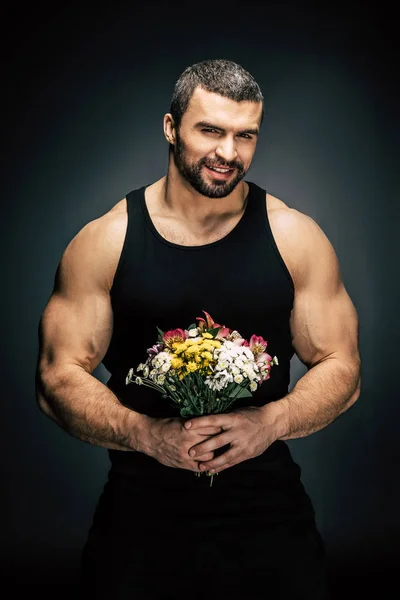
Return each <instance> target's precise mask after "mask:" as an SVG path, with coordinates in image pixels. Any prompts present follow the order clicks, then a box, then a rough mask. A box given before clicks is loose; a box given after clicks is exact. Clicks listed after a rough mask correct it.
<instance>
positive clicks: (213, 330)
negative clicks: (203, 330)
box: [207, 327, 221, 338]
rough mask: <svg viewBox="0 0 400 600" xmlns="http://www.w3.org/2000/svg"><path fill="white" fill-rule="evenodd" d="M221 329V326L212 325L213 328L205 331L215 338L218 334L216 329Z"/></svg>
mask: <svg viewBox="0 0 400 600" xmlns="http://www.w3.org/2000/svg"><path fill="white" fill-rule="evenodd" d="M220 329H221V327H214V328H213V329H209V330H208V331H207V333H211V335H212V336H213V337H214V338H215V336H216V335H217V334H218V331H219V330H220Z"/></svg>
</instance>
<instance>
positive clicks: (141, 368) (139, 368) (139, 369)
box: [131, 363, 145, 371]
mask: <svg viewBox="0 0 400 600" xmlns="http://www.w3.org/2000/svg"><path fill="white" fill-rule="evenodd" d="M144 367H145V364H144V363H140V365H139V366H138V368H137V369H136V370H137V371H143V369H144ZM131 370H133V369H131Z"/></svg>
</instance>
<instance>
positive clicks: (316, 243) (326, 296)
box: [264, 211, 361, 440]
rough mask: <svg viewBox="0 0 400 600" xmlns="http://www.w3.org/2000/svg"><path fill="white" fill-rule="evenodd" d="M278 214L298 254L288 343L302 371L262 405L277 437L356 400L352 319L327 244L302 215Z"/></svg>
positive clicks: (301, 430) (322, 422) (309, 428)
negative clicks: (284, 390) (281, 394)
mask: <svg viewBox="0 0 400 600" xmlns="http://www.w3.org/2000/svg"><path fill="white" fill-rule="evenodd" d="M282 218H284V219H286V223H285V225H286V228H287V231H288V235H289V238H290V246H291V247H292V255H293V256H297V257H298V259H297V263H296V269H295V270H294V271H295V276H294V284H295V300H294V306H293V310H292V314H291V319H290V327H291V332H292V344H293V348H294V350H295V352H296V354H297V356H298V357H299V359H300V360H301V361H302V363H303V364H304V365H306V366H307V368H308V371H307V373H305V375H303V377H301V378H300V379H299V381H298V382H297V383H296V385H295V386H294V387H293V389H292V391H291V392H290V393H289V394H287V395H286V396H285V397H284V398H282V399H281V400H278V401H277V402H273V403H270V404H267V405H266V406H265V407H264V409H265V413H266V415H268V420H270V419H271V418H273V419H274V420H275V427H276V431H277V439H282V440H288V439H292V438H299V437H304V436H307V435H310V434H312V433H314V432H316V431H319V430H320V429H322V428H323V427H326V426H327V425H329V424H330V423H331V422H332V421H333V420H334V419H336V418H337V417H338V416H339V415H340V414H341V413H343V412H345V411H346V410H348V409H349V408H350V407H351V406H352V405H353V404H354V402H356V400H357V399H358V397H359V395H360V386H361V360H360V355H359V348H358V343H359V323H358V317H357V313H356V309H355V307H354V305H353V303H352V301H351V299H350V297H349V295H348V293H347V291H346V289H345V287H344V285H343V281H342V278H341V273H340V266H339V262H338V259H337V256H336V254H335V251H334V249H333V247H332V244H331V243H330V242H329V240H328V238H327V237H326V235H325V234H324V232H323V231H322V229H321V228H320V227H319V226H318V224H317V223H316V222H315V221H313V220H312V219H311V218H310V217H308V216H307V215H304V214H302V213H299V212H298V211H290V212H289V213H288V212H286V215H284V216H283V217H282ZM296 252H297V254H296Z"/></svg>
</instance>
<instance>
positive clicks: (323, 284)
mask: <svg viewBox="0 0 400 600" xmlns="http://www.w3.org/2000/svg"><path fill="white" fill-rule="evenodd" d="M309 221H312V220H311V219H310V220H309ZM307 227H308V233H309V235H308V238H307V240H308V244H307V251H306V252H305V254H304V256H305V264H306V268H304V269H303V272H302V278H301V281H300V282H299V284H298V286H297V289H295V299H294V306H293V310H292V314H291V319H290V327H291V333H292V345H293V349H294V351H295V352H296V354H297V356H298V357H299V359H300V360H301V361H302V363H303V364H305V365H306V366H307V367H308V368H311V367H312V366H313V365H315V364H316V363H318V362H320V361H321V360H324V359H326V358H328V357H329V356H335V357H339V358H342V359H343V360H344V361H346V362H347V363H348V364H351V365H353V364H358V362H359V352H358V337H359V323H358V315H357V312H356V309H355V306H354V304H353V302H352V300H351V298H350V297H349V294H348V293H347V291H346V288H345V286H344V284H343V281H342V277H341V272H340V266H339V261H338V258H337V256H336V253H335V251H334V249H333V247H332V245H331V243H330V242H329V240H328V239H327V237H326V236H325V234H324V233H323V232H322V230H321V229H320V228H319V226H318V225H317V224H316V223H315V222H314V221H312V223H310V222H309V223H308V225H307ZM310 240H312V242H311V243H310Z"/></svg>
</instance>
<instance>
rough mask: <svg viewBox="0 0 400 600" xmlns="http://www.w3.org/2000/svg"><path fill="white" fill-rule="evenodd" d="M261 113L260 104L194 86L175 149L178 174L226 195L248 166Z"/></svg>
mask: <svg viewBox="0 0 400 600" xmlns="http://www.w3.org/2000/svg"><path fill="white" fill-rule="evenodd" d="M261 112H262V105H261V103H257V102H247V101H246V102H235V101H234V100H230V99H228V98H224V97H223V96H220V95H218V94H214V93H212V92H207V91H205V90H203V89H202V88H196V90H195V92H194V94H193V96H192V98H191V100H190V103H189V106H188V109H187V111H186V112H185V114H184V115H183V117H182V121H181V125H180V129H179V131H176V137H175V139H176V141H175V145H174V147H173V148H174V150H173V155H174V161H175V165H176V167H177V169H178V171H179V173H180V174H181V176H182V177H183V178H184V179H186V180H187V181H188V182H189V183H190V185H191V186H192V187H193V188H194V189H195V190H196V192H198V193H200V194H202V195H203V196H207V197H208V198H223V197H225V196H228V195H229V194H230V193H231V192H232V191H233V190H234V189H235V187H236V186H237V185H238V183H239V182H240V181H241V180H242V179H243V177H244V176H245V175H246V173H247V171H248V170H249V168H250V164H251V161H252V159H253V155H254V152H255V149H256V145H257V135H258V131H259V128H260V121H261ZM216 169H218V170H216Z"/></svg>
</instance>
